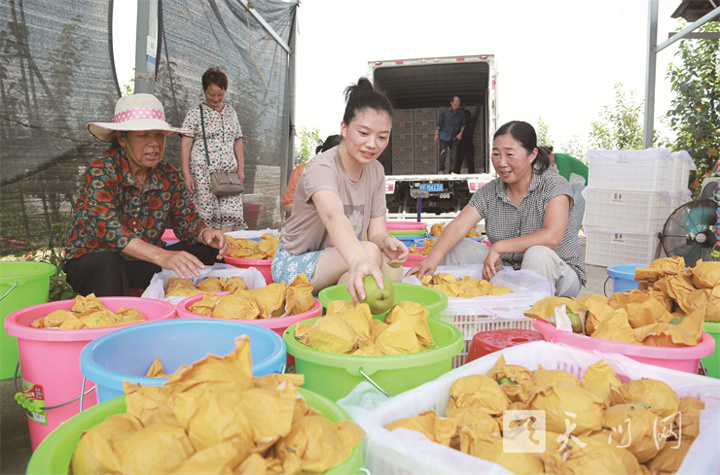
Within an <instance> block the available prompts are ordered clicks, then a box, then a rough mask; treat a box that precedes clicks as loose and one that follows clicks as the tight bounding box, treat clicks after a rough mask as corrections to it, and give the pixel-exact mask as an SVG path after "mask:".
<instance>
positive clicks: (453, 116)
mask: <svg viewBox="0 0 720 475" xmlns="http://www.w3.org/2000/svg"><path fill="white" fill-rule="evenodd" d="M464 130H465V113H464V112H463V111H462V109H460V98H459V97H458V96H455V97H453V98H452V100H451V101H450V107H447V108H445V109H443V111H442V112H441V113H440V115H439V116H438V121H437V127H436V128H435V143H437V142H440V164H439V165H440V166H439V169H440V171H439V173H445V161H446V160H448V158H449V162H450V163H449V164H448V172H453V171H455V162H456V161H457V146H458V141H459V140H460V139H462V136H463V131H464ZM448 155H449V157H448Z"/></svg>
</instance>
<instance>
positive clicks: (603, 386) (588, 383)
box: [582, 360, 622, 406]
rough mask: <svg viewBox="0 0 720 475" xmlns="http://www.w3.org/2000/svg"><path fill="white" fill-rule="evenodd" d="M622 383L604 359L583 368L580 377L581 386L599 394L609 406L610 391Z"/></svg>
mask: <svg viewBox="0 0 720 475" xmlns="http://www.w3.org/2000/svg"><path fill="white" fill-rule="evenodd" d="M621 384H622V381H620V377H619V376H618V375H617V374H615V371H613V369H612V368H611V367H610V365H608V364H607V363H606V362H605V360H600V361H598V362H597V363H594V364H592V365H590V366H588V368H587V369H586V370H585V373H583V377H582V386H583V388H585V389H586V390H588V391H590V392H591V393H593V394H595V395H596V396H599V397H600V398H601V399H602V400H603V401H605V405H606V406H610V404H611V402H612V400H611V396H610V393H611V391H612V390H613V389H616V390H617V388H618V387H619V386H620V385H621Z"/></svg>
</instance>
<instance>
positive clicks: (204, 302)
mask: <svg viewBox="0 0 720 475" xmlns="http://www.w3.org/2000/svg"><path fill="white" fill-rule="evenodd" d="M220 298H221V297H220V296H219V295H215V294H213V293H210V292H205V293H204V294H203V298H202V299H200V300H198V301H197V302H195V303H193V304H192V305H190V307H189V308H188V310H190V311H191V312H192V313H197V314H198V315H202V316H203V317H212V316H213V312H214V311H215V305H217V303H218V302H219V301H220Z"/></svg>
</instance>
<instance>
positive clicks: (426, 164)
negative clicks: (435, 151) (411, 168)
mask: <svg viewBox="0 0 720 475" xmlns="http://www.w3.org/2000/svg"><path fill="white" fill-rule="evenodd" d="M415 173H419V174H422V175H428V174H429V175H433V174H435V173H437V160H436V159H434V158H428V159H425V160H415Z"/></svg>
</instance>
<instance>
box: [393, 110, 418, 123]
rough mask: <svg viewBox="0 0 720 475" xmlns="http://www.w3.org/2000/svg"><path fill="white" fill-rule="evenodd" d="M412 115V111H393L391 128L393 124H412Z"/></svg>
mask: <svg viewBox="0 0 720 475" xmlns="http://www.w3.org/2000/svg"><path fill="white" fill-rule="evenodd" d="M414 115H415V114H414V112H413V109H394V110H393V126H394V125H395V122H412V121H413V117H414Z"/></svg>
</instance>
